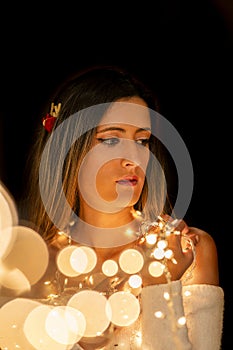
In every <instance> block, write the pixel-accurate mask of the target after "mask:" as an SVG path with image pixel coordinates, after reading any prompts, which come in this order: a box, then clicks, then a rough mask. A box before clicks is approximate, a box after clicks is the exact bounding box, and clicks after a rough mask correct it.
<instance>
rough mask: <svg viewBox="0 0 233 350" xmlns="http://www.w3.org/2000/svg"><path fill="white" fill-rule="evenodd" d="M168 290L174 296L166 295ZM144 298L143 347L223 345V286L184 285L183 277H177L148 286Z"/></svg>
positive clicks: (208, 349) (209, 349)
mask: <svg viewBox="0 0 233 350" xmlns="http://www.w3.org/2000/svg"><path fill="white" fill-rule="evenodd" d="M164 293H165V294H164ZM166 293H169V295H170V299H169V298H166ZM141 302H142V335H143V349H145V350H152V349H156V350H171V349H175V350H188V349H190V350H220V349H221V337H222V327H223V307H224V293H223V290H222V288H220V287H217V286H212V285H190V286H185V287H182V284H181V281H174V282H171V283H170V284H163V285H153V286H148V287H146V288H144V289H143V290H142V300H141ZM156 315H158V316H159V315H160V317H158V316H157V317H156ZM183 316H185V320H186V323H179V322H178V320H181V321H182V320H184V318H183ZM179 324H180V325H179Z"/></svg>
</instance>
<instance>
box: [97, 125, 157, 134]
mask: <svg viewBox="0 0 233 350" xmlns="http://www.w3.org/2000/svg"><path fill="white" fill-rule="evenodd" d="M106 131H121V132H123V133H125V132H126V131H125V129H123V128H120V127H118V126H109V127H107V128H104V129H102V130H99V131H97V132H96V133H97V134H99V133H102V132H106ZM141 131H151V128H148V127H145V128H139V129H137V130H136V132H141Z"/></svg>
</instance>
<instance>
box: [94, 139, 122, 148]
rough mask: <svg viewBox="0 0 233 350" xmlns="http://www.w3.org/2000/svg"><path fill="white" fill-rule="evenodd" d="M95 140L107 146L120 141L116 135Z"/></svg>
mask: <svg viewBox="0 0 233 350" xmlns="http://www.w3.org/2000/svg"><path fill="white" fill-rule="evenodd" d="M97 141H98V142H100V143H103V144H105V145H108V146H115V145H117V144H118V143H119V142H120V140H119V138H117V137H108V138H105V139H104V138H97Z"/></svg>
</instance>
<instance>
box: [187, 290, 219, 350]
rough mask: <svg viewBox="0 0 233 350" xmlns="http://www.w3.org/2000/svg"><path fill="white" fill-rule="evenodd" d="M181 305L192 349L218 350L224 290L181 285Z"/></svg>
mask: <svg viewBox="0 0 233 350" xmlns="http://www.w3.org/2000/svg"><path fill="white" fill-rule="evenodd" d="M183 305H184V311H185V315H186V320H187V327H188V334H189V339H190V341H191V343H192V344H193V347H192V349H193V350H219V349H221V339H222V330H223V314H224V292H223V289H222V288H221V287H218V286H213V285H207V284H194V285H190V286H184V287H183Z"/></svg>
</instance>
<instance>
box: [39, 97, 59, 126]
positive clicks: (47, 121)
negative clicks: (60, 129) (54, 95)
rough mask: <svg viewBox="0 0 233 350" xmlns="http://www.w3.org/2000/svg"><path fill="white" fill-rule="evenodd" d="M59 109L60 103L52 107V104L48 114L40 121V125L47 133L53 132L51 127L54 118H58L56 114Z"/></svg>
mask: <svg viewBox="0 0 233 350" xmlns="http://www.w3.org/2000/svg"><path fill="white" fill-rule="evenodd" d="M60 109H61V103H58V105H54V103H53V102H52V104H51V108H50V113H47V114H46V116H45V117H43V119H42V124H43V126H44V128H45V130H47V131H48V132H51V131H52V130H53V126H54V124H55V121H56V118H57V117H58V114H59V112H60Z"/></svg>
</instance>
